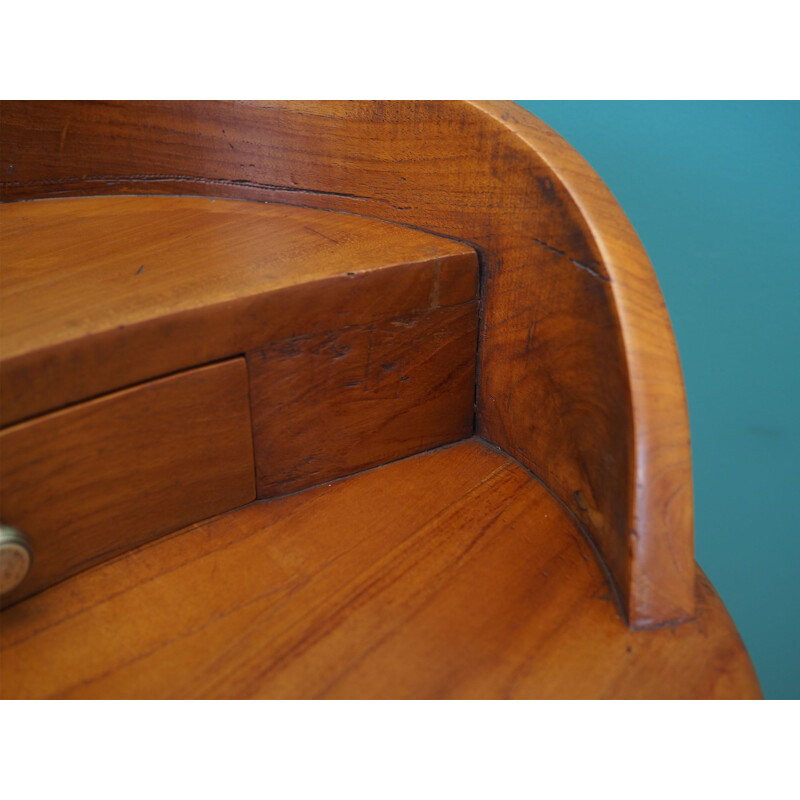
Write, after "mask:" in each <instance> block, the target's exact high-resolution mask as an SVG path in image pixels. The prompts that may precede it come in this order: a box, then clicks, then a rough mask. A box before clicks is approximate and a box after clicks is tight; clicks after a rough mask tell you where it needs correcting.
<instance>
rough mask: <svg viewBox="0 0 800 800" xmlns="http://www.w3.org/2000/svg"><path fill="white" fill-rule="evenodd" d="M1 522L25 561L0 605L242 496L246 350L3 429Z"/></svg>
mask: <svg viewBox="0 0 800 800" xmlns="http://www.w3.org/2000/svg"><path fill="white" fill-rule="evenodd" d="M0 483H1V484H2V487H3V493H2V496H3V504H2V509H1V510H0V513H2V519H3V522H4V523H6V524H9V525H13V526H15V527H17V528H19V529H21V530H23V531H24V532H25V533H27V534H28V536H29V537H30V539H31V540H32V543H33V555H34V560H33V567H32V569H31V572H30V574H29V575H28V577H27V578H26V579H25V581H23V583H22V584H21V585H20V586H19V587H18V588H17V589H15V590H14V591H13V592H11V593H9V594H8V595H6V596H4V597H3V605H8V604H9V603H10V602H13V601H15V600H19V599H20V598H22V597H26V596H28V595H31V594H33V593H34V592H37V591H39V590H41V589H43V588H45V587H46V586H49V585H51V584H53V583H56V582H58V581H60V580H63V579H64V578H66V577H68V576H70V575H73V574H75V573H76V572H79V571H81V570H83V569H85V568H86V567H88V566H90V565H92V564H96V563H98V562H100V561H103V560H105V559H107V558H110V557H112V556H114V555H117V554H119V553H121V552H124V551H125V550H129V549H130V548H131V547H135V546H136V545H139V544H141V543H143V542H146V541H149V540H151V539H153V538H155V537H157V536H160V535H163V534H165V533H168V532H170V531H173V530H176V529H178V528H181V527H183V526H186V525H189V524H191V523H193V522H196V521H198V520H202V519H206V518H207V517H210V516H212V515H214V514H218V513H220V512H222V511H227V510H229V509H232V508H235V507H237V506H240V505H243V504H245V503H248V502H250V501H251V500H253V498H254V497H255V481H254V466H253V448H252V437H251V426H250V409H249V403H248V390H247V369H246V365H245V361H244V359H243V358H234V359H230V360H228V361H224V362H220V363H217V364H212V365H209V366H203V367H200V368H197V369H192V370H189V371H186V372H181V373H178V374H175V375H171V376H168V377H166V378H162V379H159V380H154V381H150V382H148V383H143V384H140V385H137V386H134V387H132V388H130V389H125V390H123V391H119V392H115V393H113V394H109V395H106V396H103V397H100V398H98V399H95V400H90V401H88V402H84V403H80V404H78V405H75V406H71V407H68V408H65V409H62V410H60V411H57V412H54V413H52V414H47V415H45V416H42V417H37V418H35V419H32V420H28V421H27V422H23V423H20V424H18V425H15V426H12V427H10V428H6V429H5V430H3V431H2V432H0Z"/></svg>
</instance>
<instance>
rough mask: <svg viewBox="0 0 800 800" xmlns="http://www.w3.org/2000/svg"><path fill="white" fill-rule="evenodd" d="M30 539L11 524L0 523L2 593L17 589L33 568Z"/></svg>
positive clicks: (0, 592)
mask: <svg viewBox="0 0 800 800" xmlns="http://www.w3.org/2000/svg"><path fill="white" fill-rule="evenodd" d="M32 561H33V549H32V547H31V542H30V539H28V537H27V536H26V535H25V534H24V533H23V532H22V531H20V530H17V528H14V527H12V526H11V525H3V524H0V594H5V593H6V592H10V591H11V590H12V589H16V588H17V586H19V585H20V584H21V583H22V581H24V580H25V576H26V575H27V574H28V572H29V571H30V568H31V562H32Z"/></svg>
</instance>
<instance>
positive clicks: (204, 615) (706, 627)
mask: <svg viewBox="0 0 800 800" xmlns="http://www.w3.org/2000/svg"><path fill="white" fill-rule="evenodd" d="M233 576H235V579H234V578H233ZM697 602H698V606H697V607H698V614H697V618H696V619H695V620H694V621H692V622H689V623H685V624H683V625H680V626H668V627H664V628H661V629H659V630H649V631H631V630H630V629H628V628H627V627H626V626H625V624H624V621H623V620H622V619H621V618H620V616H619V614H618V611H617V609H616V607H615V605H614V603H613V602H612V601H611V597H610V587H609V586H608V584H607V582H606V580H605V578H604V575H603V572H602V571H601V569H600V568H599V566H598V564H597V563H596V562H595V559H594V558H593V555H592V552H591V550H590V548H589V547H588V545H587V543H586V541H585V540H584V539H583V537H582V535H581V533H580V531H579V529H578V526H577V525H576V523H575V521H574V519H573V518H572V517H571V516H570V515H569V514H568V513H567V512H566V511H565V510H564V508H563V506H562V505H561V504H560V503H559V502H558V501H557V500H555V499H554V498H553V496H552V495H551V494H550V493H549V492H548V491H547V490H546V489H545V488H544V486H543V485H542V484H541V483H540V482H539V481H537V480H536V479H535V478H533V477H532V476H531V475H530V473H528V472H527V471H526V470H524V469H523V468H522V467H521V466H520V465H519V464H517V463H516V462H514V461H513V460H511V459H510V458H508V457H507V456H505V455H504V454H502V453H499V452H497V451H496V450H494V449H493V448H490V447H488V446H487V445H486V444H484V443H482V442H481V441H480V440H474V439H473V440H468V441H466V442H462V443H459V444H456V445H453V446H450V447H446V448H443V449H440V450H438V451H434V452H430V453H426V454H423V455H419V456H415V457H412V458H409V459H405V460H403V461H399V462H396V463H394V464H390V465H387V466H384V467H380V468H378V469H375V470H371V471H368V472H365V473H362V474H359V475H356V476H352V477H350V478H346V479H344V480H342V481H338V482H336V483H333V484H331V485H325V486H320V487H317V488H315V489H311V490H308V491H305V492H301V493H298V494H294V495H291V496H289V497H285V498H279V499H274V500H270V501H266V502H260V503H255V504H252V505H250V506H248V507H246V508H244V509H240V510H237V511H234V512H231V513H228V514H225V515H223V516H220V517H218V518H216V519H214V520H210V521H208V522H206V523H204V524H202V525H199V526H194V527H192V528H190V529H188V530H186V531H184V532H182V533H180V534H176V535H173V536H170V537H167V538H164V539H161V540H159V541H158V542H155V543H152V544H150V545H148V546H146V547H144V548H142V549H139V550H138V551H136V552H134V553H131V554H127V555H125V556H123V557H121V558H119V559H117V560H115V561H113V562H110V563H107V564H104V565H102V566H100V567H97V568H95V569H92V570H89V571H87V572H84V573H82V574H81V575H79V576H76V577H74V578H72V579H70V580H69V581H66V582H64V583H62V584H60V585H58V586H55V587H52V588H51V589H49V590H48V591H46V592H43V593H41V594H39V595H37V596H35V597H33V598H30V599H29V600H27V601H25V602H23V603H20V604H17V605H16V606H14V607H13V608H10V609H8V610H6V611H5V612H4V615H3V625H2V631H1V632H0V643H1V645H2V650H1V651H0V652H1V653H2V656H1V657H2V683H1V685H0V691H1V692H2V696H3V697H6V698H11V697H65V698H92V697H115V698H128V697H130V698H137V697H138V698H150V697H153V698H161V697H233V698H237V697H242V698H251V697H304V698H306V697H329V698H336V697H339V698H342V697H347V698H356V697H377V698H451V697H458V698H494V697H509V698H526V697H541V698H550V697H558V698H569V697H607V698H625V697H649V698H661V697H664V698H681V697H682V698H693V697H708V698H711V697H727V698H737V697H757V696H759V695H760V691H759V688H758V683H757V681H756V679H755V675H754V673H753V670H752V666H751V665H750V662H749V659H748V658H747V654H746V652H745V650H744V647H743V646H742V643H741V640H740V639H739V637H738V634H737V633H736V631H735V628H734V627H733V624H732V622H731V621H730V618H729V617H728V616H727V614H726V612H725V610H724V608H723V606H722V604H721V603H720V601H719V598H718V597H717V596H716V594H715V592H714V591H713V588H712V587H711V586H710V584H709V583H708V581H707V579H706V578H705V577H704V576H703V575H702V574H701V573H700V574H699V575H698V583H697ZM54 665H57V668H54Z"/></svg>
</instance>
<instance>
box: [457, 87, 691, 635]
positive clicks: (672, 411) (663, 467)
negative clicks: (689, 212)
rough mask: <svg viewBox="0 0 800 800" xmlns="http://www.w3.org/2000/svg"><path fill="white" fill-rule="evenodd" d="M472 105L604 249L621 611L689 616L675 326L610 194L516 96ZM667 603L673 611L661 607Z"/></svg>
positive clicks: (685, 419) (685, 475)
mask: <svg viewBox="0 0 800 800" xmlns="http://www.w3.org/2000/svg"><path fill="white" fill-rule="evenodd" d="M472 105H474V106H475V107H476V108H479V109H480V110H481V111H483V112H484V113H486V114H487V115H489V116H491V117H492V118H493V119H494V120H496V121H497V122H498V123H499V124H500V125H502V126H503V127H505V128H506V129H507V130H509V131H510V132H512V133H513V134H514V135H515V136H518V137H519V138H520V139H521V140H522V141H524V142H525V143H526V144H527V145H528V146H529V147H531V148H532V149H533V150H535V152H536V154H537V155H538V156H539V158H541V159H543V160H544V161H545V163H546V164H547V165H548V167H549V168H550V170H551V172H552V174H553V176H554V177H555V178H556V179H557V180H558V181H559V182H560V184H561V185H562V187H563V188H564V189H565V191H566V192H567V193H568V195H569V197H570V198H571V200H572V202H573V203H574V207H575V209H576V210H577V212H578V213H579V214H580V216H581V217H582V218H583V220H584V221H585V224H586V226H587V228H588V229H589V231H590V233H591V236H592V238H593V240H594V244H595V246H596V248H597V250H598V252H599V253H600V255H601V258H602V266H603V268H604V272H605V274H606V275H607V276H608V279H609V283H610V288H611V292H612V295H613V298H614V304H615V311H616V315H617V318H618V320H619V327H620V331H621V335H622V340H623V342H624V351H625V358H626V362H627V369H628V379H629V386H630V392H631V406H632V411H633V414H632V421H633V428H634V430H633V437H634V443H635V447H634V454H633V455H634V461H633V470H632V472H633V474H632V475H631V485H632V486H634V487H635V491H634V501H633V507H632V508H631V510H630V525H629V534H628V535H629V547H630V551H631V562H632V570H633V574H632V575H631V578H630V586H631V590H630V594H629V598H628V617H629V620H630V622H631V624H632V625H634V626H635V627H648V626H652V625H657V624H659V623H661V622H663V621H664V620H665V618H666V619H671V620H672V621H680V620H682V619H689V618H691V617H692V616H693V614H694V610H695V598H694V592H693V587H694V567H695V565H694V528H693V517H694V514H693V494H692V473H691V447H690V435H689V416H688V409H687V404H686V395H685V391H684V384H683V373H682V370H681V365H680V360H679V357H678V349H677V344H676V342H675V336H674V333H673V330H672V323H671V321H670V318H669V314H668V312H667V308H666V305H665V303H664V298H663V295H662V293H661V288H660V286H659V284H658V279H657V277H656V274H655V271H654V270H653V266H652V264H651V263H650V259H649V258H648V256H647V253H646V252H645V249H644V247H643V246H642V243H641V241H640V240H639V237H638V236H637V234H636V232H635V230H634V228H633V226H632V225H631V223H630V221H629V219H628V217H627V215H626V214H625V212H624V211H623V210H622V208H621V206H620V205H619V203H618V202H617V200H616V198H615V197H614V195H613V194H612V193H611V191H610V190H609V189H608V187H607V186H606V185H605V183H604V182H603V181H602V179H601V178H600V176H599V175H598V174H597V173H596V172H595V171H594V169H592V167H591V166H590V165H589V164H588V163H587V161H586V160H585V159H584V158H583V157H582V156H581V155H580V154H579V153H578V152H577V151H576V150H575V149H574V148H573V147H572V146H571V145H569V144H568V143H567V142H566V141H565V140H564V139H563V138H562V137H561V136H559V135H558V134H557V133H556V132H555V131H554V130H552V129H551V128H550V127H548V126H547V125H545V124H544V123H543V122H541V121H540V120H538V119H537V118H536V117H534V116H533V115H532V114H530V113H528V112H527V111H526V110H525V109H523V108H521V107H520V106H517V105H516V104H514V103H511V102H497V101H491V102H474V103H472ZM645 530H646V532H647V533H646V535H641V534H640V531H641V532H642V533H643V532H644V531H645ZM659 558H663V559H666V560H667V561H669V562H671V563H672V564H673V565H674V567H675V570H676V571H677V573H678V575H679V576H680V577H681V579H682V580H681V581H680V582H672V583H670V584H669V587H668V588H669V589H670V590H671V591H670V593H669V595H665V594H664V593H663V591H662V587H663V581H657V580H651V579H650V578H649V576H648V574H647V571H646V568H647V567H646V565H647V564H648V563H653V562H654V561H656V560H658V559H659ZM637 569H638V570H641V571H640V572H639V573H638V574H637V572H636V570H637ZM665 608H671V609H672V611H671V612H668V613H666V614H665V611H664V609H665Z"/></svg>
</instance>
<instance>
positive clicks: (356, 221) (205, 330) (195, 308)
mask: <svg viewBox="0 0 800 800" xmlns="http://www.w3.org/2000/svg"><path fill="white" fill-rule="evenodd" d="M0 220H1V221H2V230H3V236H2V251H1V252H0V261H2V264H3V269H2V272H1V273H0V296H2V309H1V311H2V313H0V355H1V357H2V362H1V363H0V367H1V368H2V371H3V381H2V386H1V388H0V408H1V409H2V411H1V412H0V414H1V415H2V416H1V419H0V421H1V423H2V425H7V424H9V423H11V422H16V421H18V420H21V419H25V418H28V417H31V416H34V415H36V414H39V413H41V412H43V411H48V410H51V409H55V408H59V407H61V406H64V405H66V404H68V403H74V402H76V401H79V400H83V399H86V398H88V397H93V396H96V395H100V394H102V393H105V392H108V391H111V390H114V389H118V388H121V387H124V386H128V385H131V384H134V383H137V382H139V381H143V380H147V379H150V378H154V377H158V376H161V375H165V374H168V373H171V372H175V371H177V370H180V369H184V368H187V367H191V366H195V365H198V364H203V363H208V362H210V361H215V360H218V359H222V358H227V357H229V356H232V355H238V354H241V353H245V352H247V351H249V350H252V349H254V348H257V347H263V346H264V345H266V344H267V343H270V342H274V341H278V340H282V339H287V338H290V337H297V336H301V335H312V334H315V333H320V332H324V331H328V330H339V329H342V328H345V327H346V326H349V325H358V324H364V323H370V322H371V321H372V320H373V318H375V317H380V316H381V315H383V316H392V315H394V316H398V315H407V314H411V313H414V312H418V311H422V310H430V309H437V308H443V307H449V306H454V305H458V304H461V303H465V302H468V301H471V300H473V299H474V297H475V293H476V284H477V256H476V254H475V252H474V251H473V250H472V249H471V248H469V247H468V246H466V245H463V244H461V243H459V242H455V241H451V240H449V239H443V238H441V237H435V236H431V235H429V234H426V233H422V232H419V231H416V230H412V229H409V228H404V227H401V226H398V225H391V224H388V223H385V222H380V221H377V220H373V219H367V218H364V217H357V216H354V215H347V214H336V213H331V212H324V211H317V210H314V209H307V208H296V207H293V206H284V205H277V204H264V203H251V202H244V201H233V200H215V199H208V198H198V197H103V198H98V197H89V198H71V199H55V200H41V201H31V202H25V203H12V204H6V205H3V206H0Z"/></svg>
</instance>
